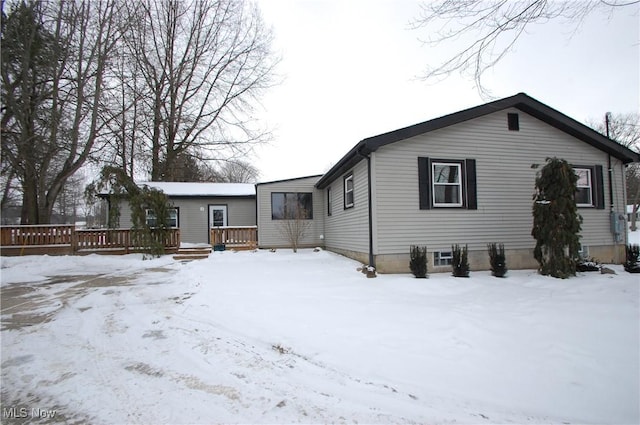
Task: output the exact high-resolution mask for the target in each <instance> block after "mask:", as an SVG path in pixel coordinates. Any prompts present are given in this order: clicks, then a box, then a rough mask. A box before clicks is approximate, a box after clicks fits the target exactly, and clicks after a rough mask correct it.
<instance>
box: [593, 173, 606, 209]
mask: <svg viewBox="0 0 640 425" xmlns="http://www.w3.org/2000/svg"><path fill="white" fill-rule="evenodd" d="M593 177H594V183H595V184H594V185H593V188H594V191H593V196H594V204H595V207H596V209H599V210H603V209H604V181H603V173H602V165H596V167H595V173H594V176H593Z"/></svg>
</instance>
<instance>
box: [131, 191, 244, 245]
mask: <svg viewBox="0 0 640 425" xmlns="http://www.w3.org/2000/svg"><path fill="white" fill-rule="evenodd" d="M139 185H141V186H142V185H146V186H149V187H152V188H155V189H159V190H162V191H163V192H164V193H165V194H166V195H167V196H168V197H169V200H170V201H171V203H172V205H173V208H172V210H171V212H170V215H171V221H170V225H171V227H172V228H178V227H179V228H180V239H181V240H182V241H183V242H191V243H206V244H209V243H212V242H211V240H210V231H209V229H210V228H212V227H221V226H235V227H240V226H255V224H256V189H255V185H253V184H250V183H182V182H141V183H139ZM153 220H155V217H154V214H153V211H151V210H147V222H148V223H150V224H152V223H153ZM120 227H124V228H128V227H132V221H131V210H130V209H129V208H127V207H126V206H125V207H124V208H121V216H120Z"/></svg>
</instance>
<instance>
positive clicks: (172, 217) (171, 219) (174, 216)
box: [145, 208, 179, 229]
mask: <svg viewBox="0 0 640 425" xmlns="http://www.w3.org/2000/svg"><path fill="white" fill-rule="evenodd" d="M167 213H168V218H167V227H170V228H174V229H175V228H178V227H179V226H178V224H179V222H178V209H177V208H169V209H168V210H167ZM145 215H146V217H145V219H146V223H147V226H149V227H156V226H157V225H158V218H157V217H156V213H155V211H153V210H152V209H147V210H146V211H145Z"/></svg>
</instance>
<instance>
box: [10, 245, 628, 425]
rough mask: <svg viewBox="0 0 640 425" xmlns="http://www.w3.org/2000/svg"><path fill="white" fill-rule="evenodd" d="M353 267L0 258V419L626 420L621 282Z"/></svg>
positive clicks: (299, 258)
mask: <svg viewBox="0 0 640 425" xmlns="http://www.w3.org/2000/svg"><path fill="white" fill-rule="evenodd" d="M357 266H358V264H357V263H356V262H353V261H351V260H348V259H345V258H344V257H341V256H338V255H335V254H332V253H329V252H324V251H322V252H313V251H311V250H304V251H301V252H298V253H297V254H293V253H291V252H290V251H285V250H279V251H278V252H276V253H271V252H267V251H259V252H242V253H233V252H214V253H212V255H211V256H210V258H209V259H207V260H201V261H194V262H191V263H186V264H185V263H180V262H176V261H174V260H173V259H172V258H171V257H169V256H167V257H163V258H160V259H155V260H148V261H142V260H141V257H140V256H138V255H128V256H96V255H92V256H86V257H47V256H42V257H19V258H18V257H14V258H2V259H1V267H2V269H1V273H2V275H1V282H2V328H3V330H2V408H3V412H2V415H3V417H2V422H3V423H11V422H12V418H16V417H18V418H19V417H20V416H21V415H22V414H24V415H25V416H27V417H30V415H37V414H40V415H51V414H53V413H55V415H56V416H55V418H54V421H56V420H61V421H67V422H71V423H73V422H74V421H75V422H77V423H80V422H91V423H327V422H332V423H356V422H357V423H363V422H364V423H429V424H439V423H473V424H478V423H558V424H567V423H597V424H602V423H612V424H622V423H629V424H630V423H638V422H640V413H639V410H640V408H639V400H640V390H639V389H640V382H639V376H640V369H639V368H640V366H639V365H640V355H639V347H640V324H639V323H640V321H639V298H640V297H639V295H640V291H639V287H640V282H638V280H637V276H635V277H634V276H633V275H630V274H627V273H626V272H624V271H623V270H622V268H621V267H618V266H611V267H612V268H613V269H614V270H615V271H616V272H617V273H618V274H617V275H602V274H599V273H585V274H581V275H580V276H578V277H576V278H572V279H567V280H559V279H553V278H547V277H541V276H538V275H537V274H536V273H535V272H534V271H530V270H529V271H511V272H509V275H508V278H506V279H497V278H493V277H491V276H490V274H489V273H488V272H472V277H471V278H469V279H456V278H453V277H451V276H449V275H448V274H432V275H431V276H430V278H429V279H426V280H425V279H414V278H413V277H412V276H410V275H381V276H379V277H378V278H376V279H367V278H366V277H365V276H364V275H363V274H361V273H358V272H357V271H356V267H357ZM11 409H14V410H11ZM22 409H24V410H22ZM32 409H40V410H32ZM43 412H44V413H43ZM27 419H28V418H27ZM20 421H23V419H19V420H15V421H14V422H20Z"/></svg>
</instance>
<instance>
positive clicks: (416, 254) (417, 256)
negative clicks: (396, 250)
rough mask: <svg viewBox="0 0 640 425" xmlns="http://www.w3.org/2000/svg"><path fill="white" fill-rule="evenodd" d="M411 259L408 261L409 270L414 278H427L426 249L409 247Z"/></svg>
mask: <svg viewBox="0 0 640 425" xmlns="http://www.w3.org/2000/svg"><path fill="white" fill-rule="evenodd" d="M410 255H411V259H410V260H409V268H410V269H411V273H413V275H414V276H415V277H418V278H425V277H427V262H428V260H427V247H426V246H418V245H411V248H410Z"/></svg>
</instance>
